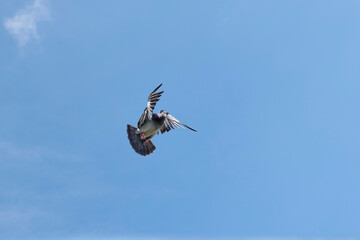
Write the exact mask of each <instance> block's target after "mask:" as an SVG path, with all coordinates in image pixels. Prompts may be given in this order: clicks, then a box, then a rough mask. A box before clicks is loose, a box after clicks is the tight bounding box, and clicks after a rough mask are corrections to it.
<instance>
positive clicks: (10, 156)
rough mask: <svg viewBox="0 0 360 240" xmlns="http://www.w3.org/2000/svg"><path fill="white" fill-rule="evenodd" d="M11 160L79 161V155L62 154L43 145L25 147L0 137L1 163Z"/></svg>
mask: <svg viewBox="0 0 360 240" xmlns="http://www.w3.org/2000/svg"><path fill="white" fill-rule="evenodd" d="M9 160H11V161H12V160H16V161H19V160H22V161H24V160H25V161H26V160H29V161H41V160H61V161H77V160H78V157H76V156H72V155H67V154H62V153H59V152H57V151H53V150H49V149H46V148H41V147H32V148H24V147H19V146H17V145H15V144H13V143H10V142H7V141H2V140H1V139H0V163H1V162H4V161H6V162H8V161H9ZM22 163H23V162H22Z"/></svg>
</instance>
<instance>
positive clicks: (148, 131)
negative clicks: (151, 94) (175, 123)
mask: <svg viewBox="0 0 360 240" xmlns="http://www.w3.org/2000/svg"><path fill="white" fill-rule="evenodd" d="M164 121H165V116H162V117H159V115H158V114H157V113H153V116H152V119H151V120H147V121H145V123H144V124H143V125H141V127H140V128H139V130H138V133H140V134H141V133H144V137H145V138H146V139H150V138H152V137H154V136H155V135H156V134H157V133H158V132H159V130H160V128H161V126H162V125H163V124H164Z"/></svg>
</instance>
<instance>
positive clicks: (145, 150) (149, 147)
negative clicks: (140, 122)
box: [127, 124, 156, 156]
mask: <svg viewBox="0 0 360 240" xmlns="http://www.w3.org/2000/svg"><path fill="white" fill-rule="evenodd" d="M136 129H137V128H136V127H133V126H131V125H129V124H128V125H127V134H128V138H129V141H130V144H131V146H132V148H133V149H134V150H135V152H137V153H138V154H140V155H143V156H146V155H149V154H150V153H152V152H153V151H154V150H155V149H156V147H155V146H154V144H153V143H152V142H151V140H147V141H144V140H141V139H140V135H139V134H136V133H135V131H136Z"/></svg>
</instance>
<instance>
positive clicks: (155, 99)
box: [138, 84, 164, 128]
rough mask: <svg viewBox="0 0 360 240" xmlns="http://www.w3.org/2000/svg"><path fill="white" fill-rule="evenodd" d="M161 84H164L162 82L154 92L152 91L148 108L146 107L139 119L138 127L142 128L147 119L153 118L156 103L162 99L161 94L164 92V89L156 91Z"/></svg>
mask: <svg viewBox="0 0 360 240" xmlns="http://www.w3.org/2000/svg"><path fill="white" fill-rule="evenodd" d="M161 86H162V84H160V85H159V86H158V87H157V88H155V90H154V91H152V93H150V95H149V97H148V101H147V105H146V108H145V109H144V112H143V114H142V115H141V117H140V119H139V122H138V128H140V126H141V125H143V124H144V123H145V122H146V120H150V119H151V117H152V113H153V111H154V108H155V105H156V103H157V102H158V101H159V100H160V97H161V94H162V93H163V92H164V91H161V92H156V91H157V90H158V89H159V88H160V87H161Z"/></svg>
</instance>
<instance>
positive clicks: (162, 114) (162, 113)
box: [158, 110, 169, 117]
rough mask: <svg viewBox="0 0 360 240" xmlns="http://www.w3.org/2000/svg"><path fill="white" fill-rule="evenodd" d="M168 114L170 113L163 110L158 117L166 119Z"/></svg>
mask: <svg viewBox="0 0 360 240" xmlns="http://www.w3.org/2000/svg"><path fill="white" fill-rule="evenodd" d="M168 114H169V113H168V112H167V111H165V110H161V111H160V113H159V114H158V115H159V117H162V116H164V117H166V116H167V115H168Z"/></svg>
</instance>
